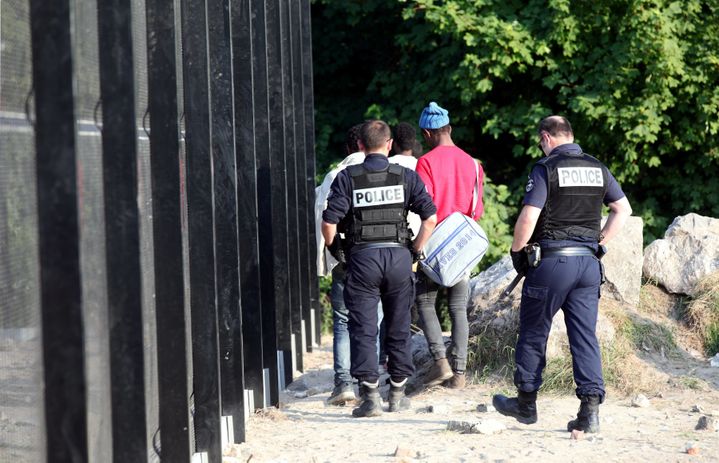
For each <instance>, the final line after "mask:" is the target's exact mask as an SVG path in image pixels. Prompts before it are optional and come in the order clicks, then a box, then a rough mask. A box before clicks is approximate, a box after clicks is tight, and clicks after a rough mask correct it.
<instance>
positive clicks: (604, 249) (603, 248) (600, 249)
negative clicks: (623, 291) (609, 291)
mask: <svg viewBox="0 0 719 463" xmlns="http://www.w3.org/2000/svg"><path fill="white" fill-rule="evenodd" d="M606 253H607V247H606V246H604V245H603V244H600V245H599V247H598V248H597V252H596V253H595V254H594V256H595V257H596V258H597V260H598V261H599V274H600V275H601V277H602V279H601V282H600V283H599V285H600V286H601V285H603V284H604V283H606V281H607V278H606V276H605V275H604V262H602V257H604V255H605V254H606Z"/></svg>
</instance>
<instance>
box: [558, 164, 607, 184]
mask: <svg viewBox="0 0 719 463" xmlns="http://www.w3.org/2000/svg"><path fill="white" fill-rule="evenodd" d="M557 173H558V175H559V186H560V187H572V186H590V187H591V186H598V187H601V186H604V177H603V176H602V169H601V168H599V167H560V168H558V169H557Z"/></svg>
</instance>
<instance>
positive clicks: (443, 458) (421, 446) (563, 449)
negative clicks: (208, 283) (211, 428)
mask: <svg viewBox="0 0 719 463" xmlns="http://www.w3.org/2000/svg"><path fill="white" fill-rule="evenodd" d="M323 341H324V345H323V346H322V347H321V348H320V349H316V350H315V351H316V352H314V353H312V354H306V356H305V363H306V365H307V367H306V371H305V373H304V374H301V375H298V376H296V379H295V382H294V383H293V384H291V385H290V387H289V388H288V390H287V391H284V392H283V394H282V398H281V400H282V407H281V408H280V409H279V410H278V409H268V410H265V411H262V412H260V413H256V414H255V415H254V416H252V417H251V418H250V421H249V423H248V433H247V435H248V442H246V443H244V444H241V445H236V446H233V447H231V448H229V449H227V451H226V455H227V456H226V457H225V458H224V462H225V463H237V462H247V461H251V462H253V463H254V462H276V463H279V462H312V463H315V462H368V461H370V462H374V461H377V462H469V461H491V462H537V461H542V462H555V461H556V462H638V461H642V462H644V461H653V462H674V461H677V462H694V461H697V462H719V432H714V431H706V430H704V431H699V430H695V427H696V425H697V423H698V421H699V419H700V418H701V417H702V416H708V417H709V418H710V419H713V418H714V417H716V418H717V419H719V368H705V367H703V366H702V365H701V364H697V365H689V364H687V363H686V362H685V361H681V362H675V363H674V364H673V365H669V364H667V365H662V366H660V368H661V369H662V370H664V369H665V368H666V369H673V370H676V371H675V374H674V377H675V378H684V379H683V380H680V381H675V382H673V383H672V385H670V386H666V385H664V386H663V387H662V388H661V389H662V390H663V392H662V393H660V394H657V395H656V396H654V397H649V402H650V403H649V406H647V407H644V408H641V407H633V406H632V405H631V402H632V398H631V397H628V398H627V397H618V396H617V397H615V396H612V395H609V396H608V398H607V401H606V402H605V404H603V405H602V407H601V409H600V419H601V428H602V432H601V433H599V434H596V435H585V436H582V437H581V438H580V439H579V440H574V439H572V438H571V437H570V434H569V433H568V432H567V431H566V423H567V421H568V420H570V419H572V418H573V417H574V416H575V414H576V412H577V408H578V406H579V402H578V400H577V399H576V398H575V397H573V396H560V397H557V396H547V395H544V396H540V398H539V400H538V404H537V406H538V409H539V422H538V423H536V424H534V425H522V424H519V423H518V422H516V421H514V420H513V419H511V418H507V417H504V416H502V415H500V414H498V413H497V412H495V411H489V412H485V413H480V412H478V411H477V406H478V405H480V404H491V397H492V394H494V393H496V392H499V391H501V389H500V388H498V387H496V386H495V387H492V386H488V385H486V384H471V385H469V386H468V387H467V388H466V389H464V390H461V391H454V390H448V389H445V388H442V387H438V388H433V389H430V390H425V391H422V392H420V393H419V394H416V395H414V396H412V407H411V409H410V410H407V411H404V412H400V413H387V412H385V413H384V414H383V415H382V416H380V417H376V418H368V419H367V418H365V419H355V418H352V417H351V411H352V406H349V405H348V406H345V407H332V406H326V405H325V403H324V401H325V400H326V399H327V397H328V396H329V390H330V389H331V388H332V374H333V373H332V352H331V338H329V337H325V338H323ZM697 367H699V369H700V370H701V375H700V376H702V380H700V381H693V380H692V379H691V378H693V377H692V376H687V374H690V375H691V374H692V373H696V372H697ZM707 367H708V365H707ZM686 378H689V379H686ZM306 393H308V394H309V395H308V396H307V397H302V396H304V395H305V394H306ZM385 405H386V404H385ZM695 405H698V406H699V407H700V409H702V411H692V409H693V408H694V407H695ZM429 406H433V407H434V409H435V412H434V413H430V412H428V410H427V408H428V407H429ZM451 420H460V421H468V422H476V421H478V420H482V421H483V422H484V423H485V424H486V423H490V424H495V425H497V424H498V425H499V426H500V427H502V426H504V427H506V428H505V429H504V430H502V431H500V432H498V433H496V434H491V435H486V434H460V433H458V432H455V431H449V430H447V426H448V422H449V421H451ZM398 447H400V448H401V450H400V456H395V451H396V450H397V448H398ZM688 448H694V449H695V450H692V451H690V452H694V451H696V452H697V453H696V454H694V455H692V454H689V453H687V449H688ZM402 455H403V456H402Z"/></svg>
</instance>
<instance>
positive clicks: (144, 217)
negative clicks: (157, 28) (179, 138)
mask: <svg viewBox="0 0 719 463" xmlns="http://www.w3.org/2000/svg"><path fill="white" fill-rule="evenodd" d="M131 9H132V31H133V39H132V41H133V45H132V48H133V61H134V62H135V95H136V97H135V101H136V103H135V125H136V127H137V129H136V132H137V203H138V208H139V227H140V230H139V231H140V238H139V239H140V266H141V281H142V306H143V309H142V310H143V312H142V313H143V315H142V318H143V326H142V335H143V339H144V346H143V348H144V349H143V350H144V352H143V354H144V355H143V360H144V366H143V369H144V376H145V384H144V386H145V408H146V425H145V432H146V437H145V443H146V453H147V455H148V461H149V462H152V463H156V462H158V461H159V455H158V453H157V452H156V450H155V449H154V446H153V438H154V437H155V434H156V433H157V432H158V430H159V427H160V423H159V419H160V416H159V402H158V400H157V397H158V375H157V316H156V311H155V264H156V263H155V259H154V249H155V247H154V240H153V236H152V234H153V230H152V227H153V214H152V205H153V198H152V180H151V177H152V169H151V164H150V163H151V159H150V137H149V131H150V118H149V117H148V87H147V84H148V82H147V73H148V62H147V51H148V50H147V16H146V11H147V9H146V7H145V0H132V6H131ZM158 437H159V434H158Z"/></svg>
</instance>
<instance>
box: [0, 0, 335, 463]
mask: <svg viewBox="0 0 719 463" xmlns="http://www.w3.org/2000/svg"><path fill="white" fill-rule="evenodd" d="M310 34H311V30H310V1H309V0H234V1H229V0H104V1H99V0H52V1H48V0H0V462H13V463H15V462H17V463H22V462H33V463H35V462H39V461H49V462H66V461H67V462H102V463H105V462H110V461H115V462H133V463H135V462H147V461H162V462H169V463H180V462H190V461H192V462H195V461H210V462H219V461H221V453H222V448H223V446H224V445H226V444H227V443H229V442H242V441H244V440H245V432H246V430H245V423H246V419H247V416H248V415H249V413H251V412H252V411H253V410H254V409H255V408H260V407H266V406H273V405H277V404H278V400H279V392H280V390H281V389H283V388H284V387H285V386H286V385H287V383H289V382H290V381H291V380H292V376H293V373H294V372H295V371H298V370H299V371H301V370H302V368H303V366H302V354H303V352H305V351H308V350H310V349H311V348H312V346H314V345H317V344H318V343H319V329H320V326H319V325H320V323H319V322H320V318H321V317H320V314H319V310H320V307H319V302H318V299H319V289H318V284H317V277H316V272H315V271H314V269H315V260H316V250H315V228H314V214H313V212H312V210H313V209H312V205H313V203H314V178H315V171H314V169H315V163H314V126H313V100H312V59H311V55H312V51H311V41H310Z"/></svg>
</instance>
